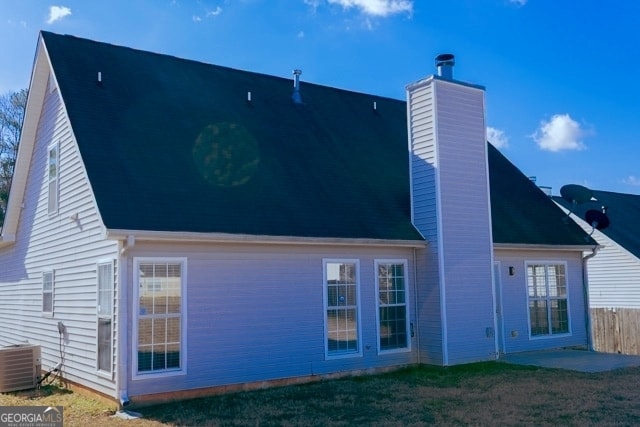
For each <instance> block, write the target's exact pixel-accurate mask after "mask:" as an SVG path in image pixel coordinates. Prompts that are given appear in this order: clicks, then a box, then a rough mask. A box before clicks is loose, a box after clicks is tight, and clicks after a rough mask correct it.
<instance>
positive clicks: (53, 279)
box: [41, 270, 56, 317]
mask: <svg viewBox="0 0 640 427" xmlns="http://www.w3.org/2000/svg"><path fill="white" fill-rule="evenodd" d="M47 276H49V277H50V278H49V279H47ZM48 282H50V283H51V289H45V285H46V284H47V283H48ZM55 288H56V276H55V272H54V270H47V271H43V272H42V307H41V309H42V315H43V316H45V317H53V313H54V307H55V298H54V297H55ZM47 294H49V295H51V310H49V311H47V310H45V307H44V296H45V295H47Z"/></svg>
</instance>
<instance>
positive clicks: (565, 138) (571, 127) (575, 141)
mask: <svg viewBox="0 0 640 427" xmlns="http://www.w3.org/2000/svg"><path fill="white" fill-rule="evenodd" d="M585 134H586V132H585V131H584V129H582V128H581V127H580V124H579V123H578V122H576V121H575V120H573V119H572V118H571V117H570V116H569V115H568V114H556V115H554V116H553V117H551V120H549V121H544V120H543V121H541V122H540V127H539V128H538V129H537V130H536V131H535V133H534V134H533V135H532V137H533V139H534V141H535V142H536V144H538V147H540V149H542V150H546V151H562V150H584V149H585V148H586V147H585V145H584V144H583V143H582V141H581V138H582V137H583V136H584V135H585Z"/></svg>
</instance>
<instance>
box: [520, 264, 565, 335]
mask: <svg viewBox="0 0 640 427" xmlns="http://www.w3.org/2000/svg"><path fill="white" fill-rule="evenodd" d="M527 290H528V297H529V327H530V331H531V336H532V337H540V336H545V335H548V336H550V335H556V334H568V333H569V332H570V324H569V297H568V293H567V278H566V265H565V264H564V263H528V264H527Z"/></svg>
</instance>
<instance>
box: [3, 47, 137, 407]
mask: <svg viewBox="0 0 640 427" xmlns="http://www.w3.org/2000/svg"><path fill="white" fill-rule="evenodd" d="M41 56H42V55H40V57H39V58H38V60H37V63H38V64H40V65H47V61H46V59H44V60H43V58H42V57H41ZM41 74H42V73H40V71H37V72H36V74H35V76H36V81H35V82H34V83H33V84H32V85H31V88H30V91H29V99H30V101H31V100H33V99H37V96H38V93H40V92H44V93H45V95H43V96H44V103H43V104H41V105H38V106H35V105H34V106H33V108H34V109H36V110H37V112H38V113H40V115H39V116H38V117H35V116H33V115H32V116H31V117H30V118H26V119H25V127H24V128H23V134H24V135H28V134H31V135H35V136H34V138H35V141H34V144H33V146H32V148H33V151H32V152H30V151H25V150H27V149H28V147H29V144H28V143H26V142H28V141H25V140H22V141H21V154H20V155H21V156H23V157H24V156H27V157H28V158H29V161H28V162H26V163H25V162H22V163H21V164H23V165H24V168H23V169H22V171H21V173H22V174H24V176H23V178H22V179H23V180H24V182H25V184H24V185H25V188H24V196H23V198H22V200H21V201H22V202H23V207H22V208H21V209H20V220H19V222H18V225H17V228H16V231H15V233H16V240H15V243H14V244H13V245H11V246H8V247H6V248H2V249H0V287H2V301H1V302H0V325H2V328H0V347H2V346H6V345H13V344H17V343H19V342H21V341H24V340H29V342H32V343H35V344H38V345H40V346H41V349H42V360H41V362H42V366H43V367H45V366H55V365H56V364H57V363H58V362H59V361H60V347H59V346H60V336H59V334H58V329H57V322H59V321H60V322H62V323H63V324H64V325H65V326H66V327H67V331H68V333H67V334H65V336H64V343H63V344H64V351H65V354H66V356H65V359H64V376H65V379H67V380H69V381H71V382H74V383H77V384H80V385H82V386H83V387H87V388H91V389H94V390H97V391H98V392H100V393H102V394H104V395H107V396H112V397H114V398H117V397H118V395H117V393H116V386H115V381H114V380H113V379H112V376H111V375H109V376H102V375H96V369H97V337H96V332H97V329H96V328H97V327H96V321H97V320H96V317H97V316H96V315H97V312H96V298H97V276H96V275H97V270H96V264H97V263H98V262H99V261H100V260H105V259H114V258H116V257H117V256H118V243H117V242H115V241H107V240H105V239H104V224H103V223H102V221H101V219H100V214H99V212H98V210H97V206H96V202H95V198H94V196H93V192H92V191H91V186H90V185H89V183H88V180H87V175H86V171H85V169H84V166H83V164H82V159H81V156H80V152H79V151H78V146H77V145H76V143H75V140H74V135H73V132H72V129H71V127H70V125H69V122H68V119H67V116H66V112H65V108H64V105H63V104H62V102H61V99H60V92H59V91H54V92H52V93H47V91H46V89H47V86H46V82H47V77H48V75H49V71H48V68H47V69H46V73H44V79H43V80H42V81H40V79H39V77H38V76H39V75H41ZM32 95H33V96H32ZM34 119H36V120H35V121H34ZM33 128H36V129H37V130H34V129H33ZM25 132H26V133H25ZM54 142H55V143H56V145H57V146H58V158H59V163H60V165H63V166H61V167H60V168H59V170H58V174H57V179H58V194H57V195H58V214H57V215H50V214H49V180H48V162H49V148H50V147H51V146H52V144H53V143H54ZM23 143H24V145H23ZM23 149H24V150H23ZM14 182H15V181H14ZM72 216H73V217H75V218H77V220H76V221H71V220H70V219H69V218H70V217H72ZM47 271H52V272H53V273H54V274H53V280H54V289H53V303H54V304H53V314H54V316H55V317H51V316H46V315H43V313H42V292H43V284H42V273H43V272H47ZM116 303H117V301H116ZM114 312H117V308H115V307H114ZM118 323H119V322H118V318H114V323H113V324H112V327H113V329H114V336H116V335H115V333H116V331H117V329H118V327H119V324H118ZM123 328H125V329H126V328H127V325H126V324H124V326H123ZM117 348H118V342H117V341H115V340H114V342H113V347H112V351H113V352H114V354H115V353H116V352H117ZM114 366H115V365H114Z"/></svg>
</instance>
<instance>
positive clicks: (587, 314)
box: [582, 245, 602, 351]
mask: <svg viewBox="0 0 640 427" xmlns="http://www.w3.org/2000/svg"><path fill="white" fill-rule="evenodd" d="M601 248H602V246H600V245H596V246H593V247H592V248H591V253H590V254H587V255H585V256H584V257H582V293H583V296H584V312H585V316H584V323H585V329H586V332H587V349H588V350H589V351H593V338H592V336H591V334H592V332H591V308H590V307H589V278H588V274H587V262H588V261H589V260H590V259H591V258H593V257H594V256H596V255H597V253H598V251H599V250H600V249H601Z"/></svg>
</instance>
